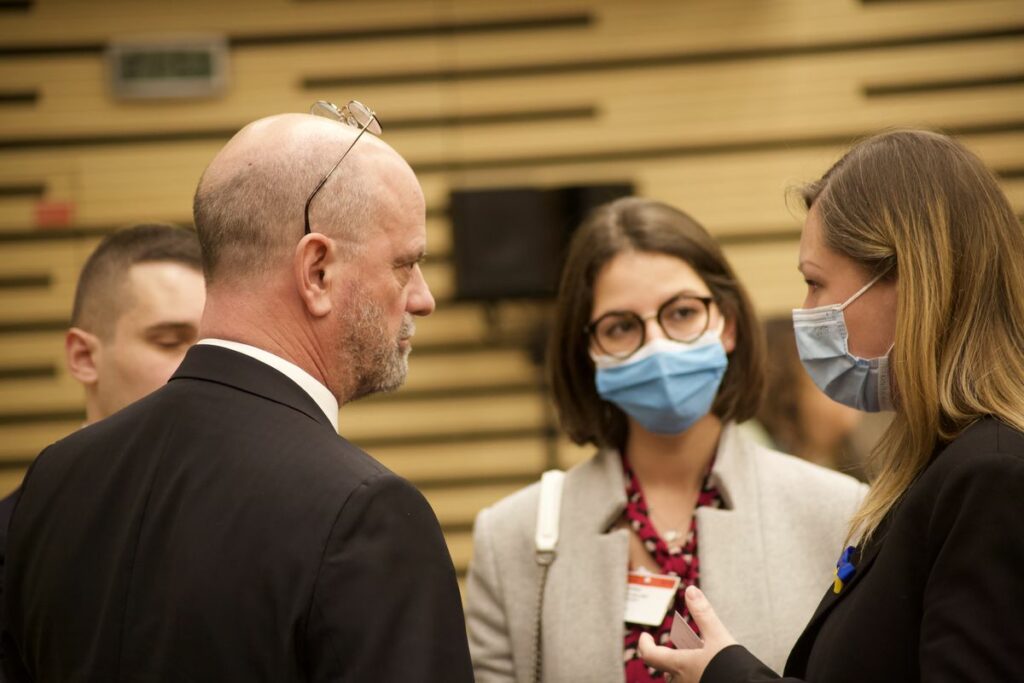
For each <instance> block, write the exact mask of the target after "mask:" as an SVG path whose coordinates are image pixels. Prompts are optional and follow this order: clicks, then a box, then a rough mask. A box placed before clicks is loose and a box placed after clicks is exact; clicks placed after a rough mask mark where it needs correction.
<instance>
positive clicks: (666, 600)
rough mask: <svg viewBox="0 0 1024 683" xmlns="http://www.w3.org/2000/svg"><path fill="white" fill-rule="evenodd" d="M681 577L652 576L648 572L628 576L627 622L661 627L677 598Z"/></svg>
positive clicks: (638, 572)
mask: <svg viewBox="0 0 1024 683" xmlns="http://www.w3.org/2000/svg"><path fill="white" fill-rule="evenodd" d="M678 589H679V577H678V576H667V575H665V574H652V573H650V572H648V571H646V570H638V571H632V572H629V574H627V575H626V621H627V622H629V623H631V624H644V625H645V626H661V622H663V621H664V620H665V615H666V614H668V610H669V607H671V606H672V604H673V602H674V601H675V598H676V591H677V590H678Z"/></svg>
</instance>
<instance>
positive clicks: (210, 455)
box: [4, 345, 472, 683]
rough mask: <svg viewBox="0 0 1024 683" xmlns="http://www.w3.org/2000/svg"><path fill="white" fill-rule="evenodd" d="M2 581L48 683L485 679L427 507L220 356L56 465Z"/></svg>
mask: <svg viewBox="0 0 1024 683" xmlns="http://www.w3.org/2000/svg"><path fill="white" fill-rule="evenodd" d="M5 585H6V591H5V592H6V594H7V599H6V600H5V604H4V612H5V615H6V620H5V622H6V627H7V629H8V632H7V633H6V634H5V641H6V643H7V646H8V647H12V648H13V650H14V654H15V656H16V659H17V660H20V662H21V664H22V665H23V666H24V668H25V669H26V670H27V672H28V674H29V675H30V676H31V677H32V678H34V679H36V680H39V681H103V682H104V683H107V682H115V681H147V682H148V681H175V682H177V681H210V682H214V681H216V682H217V683H225V682H229V681H245V682H247V683H248V682H253V681H274V682H275V683H276V682H280V681H358V682H359V683H364V682H367V681H438V682H440V681H444V682H445V683H449V682H452V681H471V680H472V672H471V667H470V663H469V652H468V647H467V644H466V636H465V627H464V624H463V616H462V607H461V603H460V600H459V591H458V586H457V584H456V579H455V572H454V569H453V567H452V562H451V558H450V556H449V555H448V552H447V549H446V547H445V543H444V539H443V537H442V535H441V530H440V528H439V526H438V523H437V518H436V517H435V516H434V513H433V511H432V510H431V509H430V507H429V506H428V504H427V502H426V501H425V500H424V498H423V497H422V496H421V495H420V494H419V492H417V491H416V489H414V488H413V487H412V486H411V485H410V484H409V483H408V482H406V481H405V480H403V479H401V478H400V477H398V476H396V475H395V474H393V473H391V472H390V471H388V470H387V469H386V468H385V467H383V466H382V465H380V464H379V463H377V462H376V461H375V460H373V459H372V458H371V457H370V456H368V455H367V454H366V453H364V452H363V451H361V450H360V449H358V448H357V447H355V446H353V445H352V444H350V443H348V442H346V441H345V440H344V439H341V438H339V437H338V436H337V434H335V432H334V430H333V428H332V427H331V424H330V422H329V421H328V419H327V417H326V416H325V415H324V414H323V413H322V411H321V410H320V408H319V407H317V405H316V403H315V402H314V401H313V400H312V399H311V398H310V397H309V396H308V395H307V394H306V393H305V392H304V391H303V390H302V389H301V388H300V387H299V386H298V385H297V384H295V383H294V382H292V381H291V380H290V379H288V378H287V377H285V376H284V375H283V374H281V373H279V372H278V371H276V370H274V369H272V368H270V367H269V366H267V365H265V364H263V363H260V362H259V361H256V360H254V359H252V358H249V357H248V356H245V355H243V354H239V353H236V352H234V351H230V350H227V349H223V348H219V347H213V346H202V345H201V346H197V347H194V348H193V349H192V350H190V351H189V353H188V355H187V356H186V357H185V360H184V362H183V363H182V365H181V367H180V369H179V370H178V371H177V373H175V375H174V377H173V378H172V379H171V381H170V382H169V383H168V384H167V386H165V387H164V388H162V389H160V390H159V391H157V392H155V393H153V394H150V395H149V396H148V397H146V398H144V399H142V400H141V401H139V402H137V403H134V404H132V405H131V406H129V407H128V408H126V409H124V410H123V411H121V412H119V413H117V414H116V415H113V416H111V417H110V418H108V419H106V420H103V421H101V422H99V423H97V424H95V425H91V426H89V427H86V428H84V429H82V430H79V431H77V432H75V433H74V434H72V435H70V436H68V437H67V438H65V439H63V440H62V441H59V442H57V443H56V444H54V445H52V446H50V447H49V448H47V449H46V450H45V451H44V452H43V453H42V454H40V456H39V457H38V459H37V460H36V462H35V463H34V464H33V466H32V468H31V470H30V472H29V474H28V475H27V477H26V479H25V483H24V486H23V490H22V494H21V499H20V501H19V502H18V504H17V507H16V508H15V510H14V515H13V517H12V520H11V526H10V531H9V536H8V553H7V567H6V577H5ZM14 673H15V674H16V675H17V676H21V677H24V674H25V672H14ZM14 680H19V678H15V679H14Z"/></svg>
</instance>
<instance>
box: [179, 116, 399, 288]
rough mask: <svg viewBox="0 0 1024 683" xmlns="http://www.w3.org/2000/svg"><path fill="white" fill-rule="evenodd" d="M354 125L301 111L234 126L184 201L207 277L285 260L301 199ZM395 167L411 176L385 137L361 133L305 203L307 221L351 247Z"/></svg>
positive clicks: (245, 272) (296, 234)
mask: <svg viewBox="0 0 1024 683" xmlns="http://www.w3.org/2000/svg"><path fill="white" fill-rule="evenodd" d="M358 132H359V131H358V129H355V128H353V127H351V126H347V125H344V124H342V123H339V122H336V121H331V120H328V119H324V118H320V117H316V116H310V115H304V114H283V115H279V116H272V117H268V118H265V119H260V120H258V121H255V122H253V123H251V124H249V125H248V126H246V127H245V128H243V129H242V130H241V131H239V132H238V134H236V135H235V136H234V137H233V138H232V139H231V140H230V141H229V142H228V144H227V145H225V147H224V148H223V149H222V150H221V151H220V152H219V153H218V154H217V156H216V157H215V158H214V160H213V161H212V162H211V163H210V165H209V166H208V167H207V169H206V171H205V172H204V173H203V176H202V178H201V179H200V181H199V186H198V188H197V189H196V194H195V200H194V206H193V209H194V216H195V224H196V232H197V233H198V235H199V240H200V242H201V244H202V247H203V271H204V274H205V275H206V279H207V282H208V283H210V284H215V283H216V282H218V281H219V280H221V279H237V278H245V277H250V276H259V275H262V274H265V273H266V272H267V271H268V270H270V269H271V268H272V267H273V265H274V264H275V263H276V264H280V265H282V266H283V265H285V264H286V263H287V260H286V258H287V256H288V255H289V254H290V253H291V251H292V249H293V248H294V246H295V244H296V243H297V242H298V241H299V240H300V239H301V238H302V236H303V233H304V226H303V216H304V213H303V208H304V206H305V202H306V199H307V198H308V197H309V195H310V193H311V192H313V190H314V188H315V187H316V186H317V184H318V183H319V182H320V180H321V179H322V178H323V177H324V176H325V175H326V174H327V173H328V171H330V169H331V168H332V167H333V166H334V164H335V163H337V161H338V159H339V158H340V157H341V155H342V154H343V153H344V151H345V150H346V149H347V148H348V146H349V145H350V144H351V143H352V141H353V140H354V139H355V137H356V135H357V134H358ZM396 172H397V173H404V174H407V175H408V176H411V177H412V171H411V169H409V168H408V165H407V164H406V163H405V161H404V160H402V158H401V157H399V156H398V155H397V154H396V153H395V152H394V150H392V149H391V148H390V147H389V146H388V145H387V144H386V143H384V142H382V141H381V140H379V139H377V138H376V137H374V136H373V135H370V134H365V135H363V136H362V137H361V138H360V139H359V141H358V143H357V144H356V145H355V147H353V149H352V151H351V152H349V154H348V156H346V157H345V160H344V161H343V162H342V164H341V165H340V166H339V167H338V169H337V170H336V171H335V172H334V173H333V174H332V175H331V177H330V179H329V180H328V181H327V184H326V185H325V186H324V187H323V189H321V191H320V192H319V193H318V194H317V196H316V198H315V199H314V200H313V203H312V204H311V205H310V209H309V213H310V226H311V229H312V230H313V231H315V232H319V233H322V234H325V235H328V236H330V237H331V238H332V239H335V240H336V241H337V242H338V243H340V244H341V245H342V246H343V247H345V248H347V249H351V250H358V248H359V245H360V244H361V243H362V242H363V240H364V239H365V237H366V236H367V235H368V234H369V233H370V232H371V231H372V229H373V227H374V226H375V225H376V223H377V215H376V213H377V211H378V209H379V208H380V205H381V202H379V201H377V195H378V194H380V192H381V191H382V189H383V185H385V184H386V183H383V182H382V181H383V180H384V179H386V178H387V176H389V175H391V174H394V173H396Z"/></svg>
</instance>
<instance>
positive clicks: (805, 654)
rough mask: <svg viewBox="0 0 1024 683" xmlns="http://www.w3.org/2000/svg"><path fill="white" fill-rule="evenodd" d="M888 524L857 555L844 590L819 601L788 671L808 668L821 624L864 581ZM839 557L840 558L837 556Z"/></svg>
mask: <svg viewBox="0 0 1024 683" xmlns="http://www.w3.org/2000/svg"><path fill="white" fill-rule="evenodd" d="M887 526H888V524H887V522H883V523H882V525H880V526H879V528H878V529H877V530H876V531H875V533H874V535H872V537H871V540H869V541H868V544H867V546H866V547H865V548H864V552H862V553H860V555H859V556H858V557H857V561H856V562H855V563H854V566H855V567H856V571H855V573H854V575H853V576H852V577H851V578H850V579H849V580H848V581H846V582H845V584H844V585H843V588H842V590H840V591H839V593H836V592H835V591H834V590H833V589H832V588H831V587H829V589H828V592H826V593H825V597H823V598H822V599H821V602H820V603H818V608H817V609H816V610H815V611H814V614H813V615H812V616H811V620H810V621H809V622H808V623H807V627H806V628H805V629H804V631H803V633H801V634H800V637H799V638H798V639H797V641H796V644H795V645H794V646H793V651H792V653H791V654H790V656H789V660H788V661H787V662H786V672H787V673H790V672H791V671H795V672H802V671H804V669H806V666H807V660H808V658H809V657H810V653H811V648H812V647H813V645H814V641H815V640H816V639H817V637H818V631H820V630H821V626H822V624H823V623H824V621H825V619H826V617H828V615H829V614H830V613H831V612H832V610H833V609H835V607H836V605H838V604H839V603H840V602H842V601H843V600H844V599H845V598H846V597H847V596H848V595H850V593H852V592H853V591H854V590H856V588H857V585H858V584H859V583H860V582H861V581H863V579H864V576H865V575H867V573H868V572H869V571H870V570H871V566H872V565H873V564H874V562H875V558H877V557H878V553H879V551H881V549H882V546H883V545H884V544H885V532H886V528H887ZM837 559H838V558H837ZM797 663H799V669H793V668H792V667H794V666H797Z"/></svg>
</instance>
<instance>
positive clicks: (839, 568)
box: [832, 545, 857, 593]
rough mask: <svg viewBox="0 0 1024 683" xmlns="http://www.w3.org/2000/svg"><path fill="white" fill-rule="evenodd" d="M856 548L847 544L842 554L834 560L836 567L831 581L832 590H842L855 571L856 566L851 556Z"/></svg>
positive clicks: (837, 591) (836, 591)
mask: <svg viewBox="0 0 1024 683" xmlns="http://www.w3.org/2000/svg"><path fill="white" fill-rule="evenodd" d="M856 550H857V549H856V548H854V547H853V546H852V545H851V546H848V547H847V548H846V550H844V551H843V554H842V555H840V556H839V561H838V562H836V569H835V571H834V572H833V576H834V577H835V579H834V580H833V581H832V592H833V593H839V592H840V591H841V590H843V585H844V584H845V583H846V582H847V581H849V580H850V579H852V578H853V575H854V574H855V573H856V572H857V568H856V567H855V566H853V562H852V561H851V558H852V557H853V553H854V552H856Z"/></svg>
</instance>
